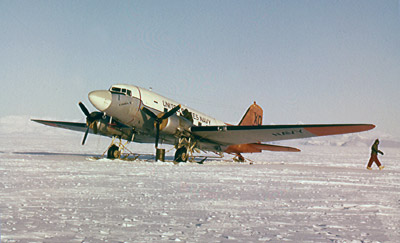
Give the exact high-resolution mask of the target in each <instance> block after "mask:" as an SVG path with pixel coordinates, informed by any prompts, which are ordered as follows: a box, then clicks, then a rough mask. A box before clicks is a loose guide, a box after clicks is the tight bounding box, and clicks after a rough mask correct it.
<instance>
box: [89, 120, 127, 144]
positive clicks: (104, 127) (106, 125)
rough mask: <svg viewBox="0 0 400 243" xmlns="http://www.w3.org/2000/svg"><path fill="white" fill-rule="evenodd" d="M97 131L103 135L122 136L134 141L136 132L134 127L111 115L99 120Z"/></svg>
mask: <svg viewBox="0 0 400 243" xmlns="http://www.w3.org/2000/svg"><path fill="white" fill-rule="evenodd" d="M91 128H92V127H91ZM92 129H93V128H92ZM97 131H98V133H99V134H101V135H105V136H109V137H120V138H122V139H125V140H127V141H132V139H133V134H134V131H133V129H132V128H130V127H128V126H126V125H124V124H122V123H120V122H118V121H116V120H114V119H112V118H111V117H109V116H106V117H104V118H102V119H100V120H97Z"/></svg>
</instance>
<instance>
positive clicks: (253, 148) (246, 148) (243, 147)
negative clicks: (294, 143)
mask: <svg viewBox="0 0 400 243" xmlns="http://www.w3.org/2000/svg"><path fill="white" fill-rule="evenodd" d="M262 150H268V151H274V152H300V149H297V148H292V147H286V146H279V145H270V144H262V143H248V144H236V145H230V146H228V148H227V149H226V150H225V151H224V152H226V153H234V154H240V153H260V152H262Z"/></svg>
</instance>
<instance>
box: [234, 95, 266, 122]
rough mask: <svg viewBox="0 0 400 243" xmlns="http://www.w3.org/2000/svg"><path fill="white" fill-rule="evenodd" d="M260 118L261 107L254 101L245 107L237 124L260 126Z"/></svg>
mask: <svg viewBox="0 0 400 243" xmlns="http://www.w3.org/2000/svg"><path fill="white" fill-rule="evenodd" d="M262 119H263V109H262V108H261V107H260V106H259V105H257V104H256V102H255V101H254V104H252V105H251V106H250V107H249V109H247V111H246V113H245V114H244V116H243V118H242V120H241V121H240V122H239V126H260V125H262Z"/></svg>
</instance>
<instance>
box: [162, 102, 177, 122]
mask: <svg viewBox="0 0 400 243" xmlns="http://www.w3.org/2000/svg"><path fill="white" fill-rule="evenodd" d="M180 108H181V105H177V106H175V107H174V108H172V109H171V110H169V111H168V112H167V113H165V114H164V115H163V116H162V117H161V120H163V119H166V118H168V117H170V116H172V115H173V114H175V113H176V112H177V111H178V110H179V109H180Z"/></svg>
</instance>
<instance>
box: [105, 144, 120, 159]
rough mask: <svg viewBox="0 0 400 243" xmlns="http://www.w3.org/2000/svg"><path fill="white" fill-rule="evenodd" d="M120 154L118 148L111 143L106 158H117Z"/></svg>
mask: <svg viewBox="0 0 400 243" xmlns="http://www.w3.org/2000/svg"><path fill="white" fill-rule="evenodd" d="M119 156H120V152H119V148H118V146H117V145H115V144H113V145H112V146H111V147H110V148H109V149H108V151H107V159H118V158H119Z"/></svg>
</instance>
